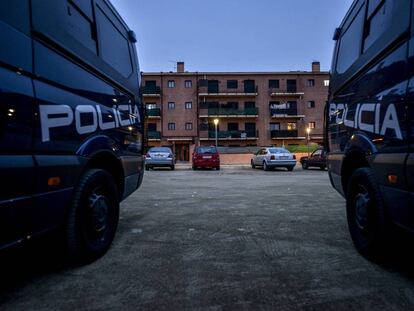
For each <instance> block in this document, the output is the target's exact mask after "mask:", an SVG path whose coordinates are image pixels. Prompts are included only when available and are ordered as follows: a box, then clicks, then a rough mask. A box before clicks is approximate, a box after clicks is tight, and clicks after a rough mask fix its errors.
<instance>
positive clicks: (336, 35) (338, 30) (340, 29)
mask: <svg viewBox="0 0 414 311" xmlns="http://www.w3.org/2000/svg"><path fill="white" fill-rule="evenodd" d="M341 32H342V28H340V27H338V28H336V29H335V31H334V35H333V38H332V39H333V40H334V41H338V39H339V38H340V37H341Z"/></svg>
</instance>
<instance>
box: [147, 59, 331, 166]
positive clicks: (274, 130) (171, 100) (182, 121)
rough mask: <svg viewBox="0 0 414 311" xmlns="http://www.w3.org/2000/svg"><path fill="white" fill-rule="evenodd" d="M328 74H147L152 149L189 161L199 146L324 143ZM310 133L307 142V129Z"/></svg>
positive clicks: (316, 66)
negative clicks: (160, 148) (163, 149)
mask: <svg viewBox="0 0 414 311" xmlns="http://www.w3.org/2000/svg"><path fill="white" fill-rule="evenodd" d="M328 86H329V73H328V72H321V71H320V63H319V62H314V63H312V71H309V72H304V71H299V72H298V71H292V72H186V71H185V70H184V63H183V62H179V63H177V71H176V72H168V73H164V72H156V73H143V77H142V97H143V102H144V105H145V108H146V127H147V142H148V146H170V147H172V148H173V150H174V152H175V154H176V157H177V159H178V160H182V161H188V160H189V157H190V150H191V149H192V148H194V146H198V145H214V144H215V140H216V129H215V124H214V119H217V120H218V125H217V143H218V145H219V146H226V147H232V146H234V147H236V146H237V147H244V146H282V145H303V144H306V143H307V142H308V140H309V141H311V142H316V143H322V142H323V111H324V107H325V103H326V101H327V98H328ZM308 128H309V129H310V133H309V136H308V133H307V129H308Z"/></svg>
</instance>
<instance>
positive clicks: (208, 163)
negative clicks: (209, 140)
mask: <svg viewBox="0 0 414 311" xmlns="http://www.w3.org/2000/svg"><path fill="white" fill-rule="evenodd" d="M198 168H215V169H216V170H220V155H219V153H218V150H217V148H216V147H197V148H195V150H194V153H193V170H196V169H198Z"/></svg>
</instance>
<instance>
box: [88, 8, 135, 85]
mask: <svg viewBox="0 0 414 311" xmlns="http://www.w3.org/2000/svg"><path fill="white" fill-rule="evenodd" d="M109 12H110V9H109V8H107V9H106V10H105V12H104V10H103V9H102V8H101V7H100V6H97V10H96V21H97V24H98V34H99V53H100V55H101V57H102V59H103V60H104V61H106V62H107V63H108V64H109V65H111V66H112V67H113V68H114V69H116V70H117V71H118V72H119V73H121V74H122V75H123V76H124V77H128V76H130V75H131V73H132V63H131V54H130V51H129V42H128V39H127V38H126V37H124V36H123V35H122V33H121V32H120V30H118V29H117V27H116V26H115V25H114V24H113V23H112V22H111V19H113V20H116V17H115V16H114V15H113V14H111V16H110V17H108V16H107V15H106V14H110V13H109Z"/></svg>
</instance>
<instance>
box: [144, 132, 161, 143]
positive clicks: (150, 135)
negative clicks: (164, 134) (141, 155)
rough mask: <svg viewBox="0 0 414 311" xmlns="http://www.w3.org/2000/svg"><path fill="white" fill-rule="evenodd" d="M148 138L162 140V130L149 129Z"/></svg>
mask: <svg viewBox="0 0 414 311" xmlns="http://www.w3.org/2000/svg"><path fill="white" fill-rule="evenodd" d="M147 138H148V140H149V141H160V140H161V132H156V131H149V132H147Z"/></svg>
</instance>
